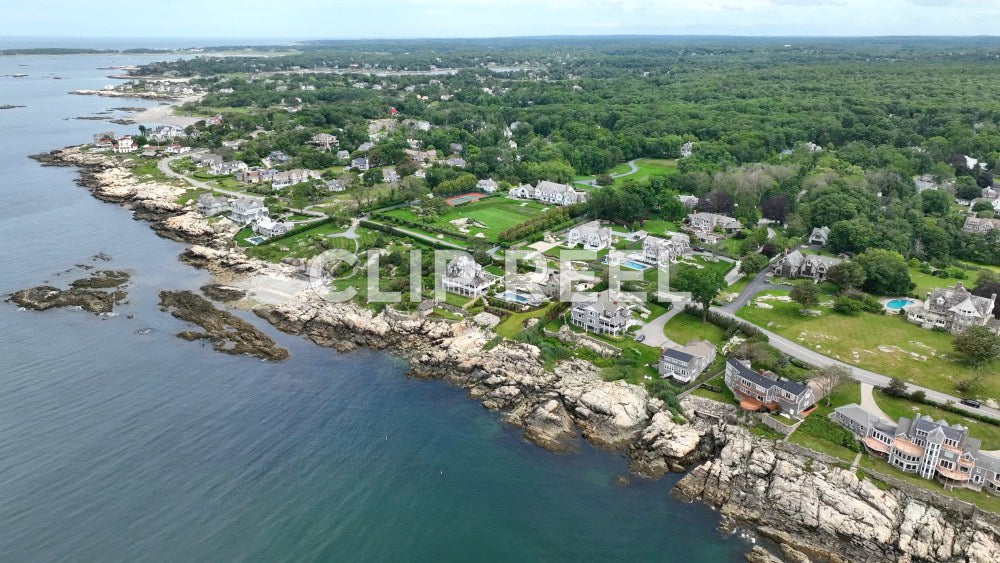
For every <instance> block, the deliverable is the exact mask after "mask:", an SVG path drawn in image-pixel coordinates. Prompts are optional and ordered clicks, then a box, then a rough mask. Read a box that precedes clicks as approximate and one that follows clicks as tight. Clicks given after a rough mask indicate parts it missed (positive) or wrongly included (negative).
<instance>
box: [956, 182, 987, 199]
mask: <svg viewBox="0 0 1000 563" xmlns="http://www.w3.org/2000/svg"><path fill="white" fill-rule="evenodd" d="M981 193H982V188H980V187H979V184H977V183H976V180H975V179H973V178H972V177H971V176H961V177H959V178H957V179H956V180H955V197H957V198H958V199H965V200H969V201H972V200H974V199H976V198H977V197H979V196H980V194H981Z"/></svg>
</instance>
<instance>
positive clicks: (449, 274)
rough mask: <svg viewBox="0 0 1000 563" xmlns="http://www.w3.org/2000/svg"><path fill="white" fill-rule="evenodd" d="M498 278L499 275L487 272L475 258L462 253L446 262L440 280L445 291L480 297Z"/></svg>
mask: <svg viewBox="0 0 1000 563" xmlns="http://www.w3.org/2000/svg"><path fill="white" fill-rule="evenodd" d="M499 280H500V276H496V275H493V274H491V273H489V272H487V271H486V269H485V268H483V267H482V266H481V265H479V264H477V263H476V261H475V260H473V259H472V258H470V257H469V256H466V255H462V256H458V257H457V258H455V259H453V260H452V261H451V262H449V263H448V265H447V267H446V268H445V275H444V277H443V278H442V280H441V281H442V283H443V285H444V289H445V291H450V292H452V293H457V294H459V295H464V296H466V297H480V296H482V295H484V294H485V293H486V292H487V291H489V289H490V287H491V286H492V285H493V284H495V283H497V281H499Z"/></svg>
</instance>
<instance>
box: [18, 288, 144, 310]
mask: <svg viewBox="0 0 1000 563" xmlns="http://www.w3.org/2000/svg"><path fill="white" fill-rule="evenodd" d="M124 299H125V292H123V291H115V292H108V291H98V290H95V289H79V288H70V289H59V288H58V287H53V286H51V285H40V286H38V287H32V288H28V289H22V290H21V291H18V292H16V293H14V294H13V295H11V296H10V297H9V298H8V301H11V302H13V303H15V304H17V305H18V306H20V307H24V308H25V309H34V310H35V311H47V310H49V309H59V308H63V307H80V308H81V309H83V310H84V311H89V312H91V313H95V314H107V313H110V312H112V311H113V310H114V308H115V304H117V303H120V302H121V301H123V300H124Z"/></svg>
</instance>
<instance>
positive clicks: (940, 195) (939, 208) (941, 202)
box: [920, 190, 951, 215]
mask: <svg viewBox="0 0 1000 563" xmlns="http://www.w3.org/2000/svg"><path fill="white" fill-rule="evenodd" d="M920 200H921V204H922V205H923V209H924V213H925V214H927V215H944V214H945V213H947V212H948V209H949V208H950V207H951V197H949V196H948V194H946V193H944V192H942V191H938V190H927V191H925V192H923V193H922V194H920Z"/></svg>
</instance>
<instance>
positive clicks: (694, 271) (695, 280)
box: [673, 268, 727, 322]
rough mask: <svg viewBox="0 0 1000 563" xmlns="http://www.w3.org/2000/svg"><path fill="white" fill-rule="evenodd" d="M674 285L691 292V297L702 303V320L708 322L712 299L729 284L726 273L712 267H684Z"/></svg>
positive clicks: (675, 278) (674, 280)
mask: <svg viewBox="0 0 1000 563" xmlns="http://www.w3.org/2000/svg"><path fill="white" fill-rule="evenodd" d="M673 285H674V287H675V288H676V289H678V290H680V291H686V292H688V293H690V294H691V298H692V299H693V300H694V301H695V302H696V303H699V304H701V306H702V309H703V310H704V315H703V317H702V320H703V321H706V322H707V321H708V309H709V308H710V307H711V306H712V300H713V299H715V296H716V295H718V294H719V292H720V291H722V290H723V289H725V288H726V286H727V284H726V276H725V274H723V273H722V272H719V271H717V270H712V269H710V268H703V269H698V268H684V269H682V270H681V271H680V272H679V273H678V274H677V276H676V277H674V279H673Z"/></svg>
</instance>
